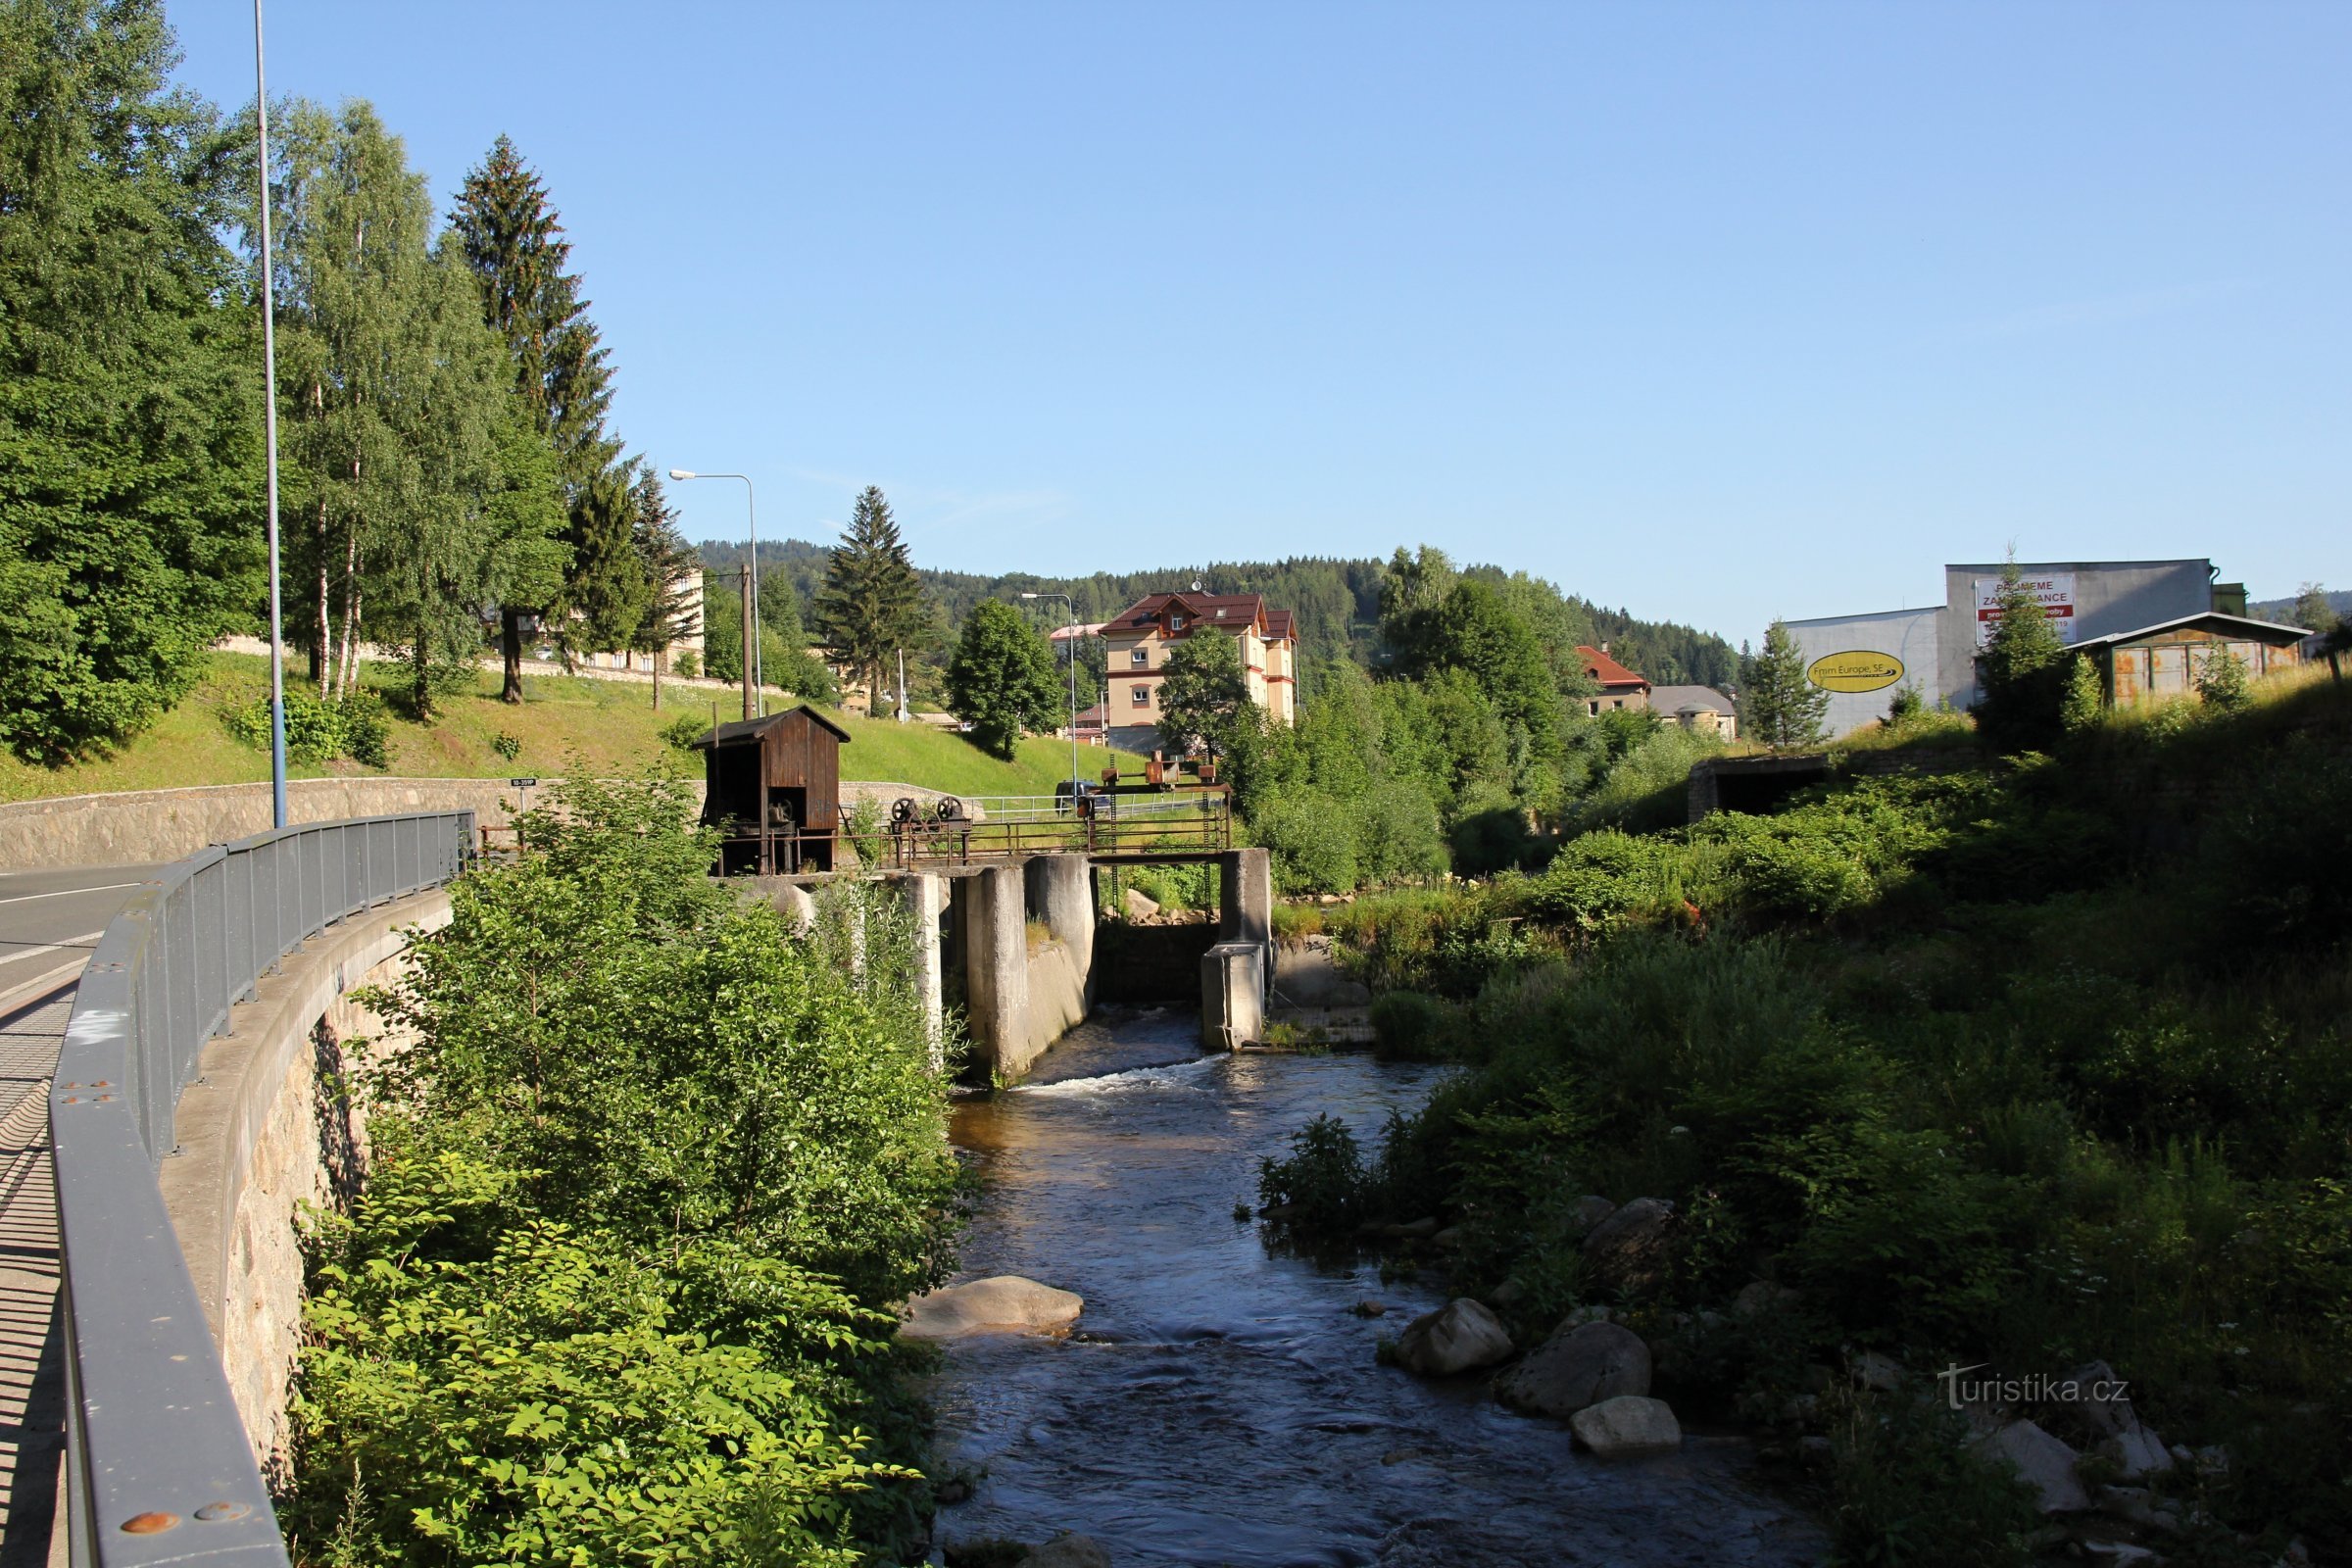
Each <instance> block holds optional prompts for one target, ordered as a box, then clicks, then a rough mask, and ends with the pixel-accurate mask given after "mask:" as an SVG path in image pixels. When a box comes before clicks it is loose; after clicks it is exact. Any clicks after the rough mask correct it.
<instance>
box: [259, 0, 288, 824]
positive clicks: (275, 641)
mask: <svg viewBox="0 0 2352 1568" xmlns="http://www.w3.org/2000/svg"><path fill="white" fill-rule="evenodd" d="M253 107H254V115H255V123H256V124H257V125H258V126H259V127H260V135H259V138H258V139H259V142H260V160H261V187H262V426H263V429H264V431H265V433H266V434H267V436H268V439H269V445H270V456H269V464H268V467H269V475H270V477H269V490H270V502H269V505H270V515H269V532H270V826H272V827H280V828H282V827H284V826H285V825H286V640H285V629H284V625H283V622H282V621H281V620H280V618H279V607H278V599H277V296H276V289H275V279H274V277H273V276H272V275H271V273H272V264H271V262H270V87H269V82H268V80H267V79H266V78H265V76H264V75H263V73H262V0H253Z"/></svg>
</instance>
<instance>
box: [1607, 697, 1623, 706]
mask: <svg viewBox="0 0 2352 1568" xmlns="http://www.w3.org/2000/svg"><path fill="white" fill-rule="evenodd" d="M1609 706H1610V707H1611V708H1623V707H1624V706H1625V699H1624V698H1622V697H1620V698H1618V699H1617V700H1616V701H1615V702H1613V703H1611V704H1609Z"/></svg>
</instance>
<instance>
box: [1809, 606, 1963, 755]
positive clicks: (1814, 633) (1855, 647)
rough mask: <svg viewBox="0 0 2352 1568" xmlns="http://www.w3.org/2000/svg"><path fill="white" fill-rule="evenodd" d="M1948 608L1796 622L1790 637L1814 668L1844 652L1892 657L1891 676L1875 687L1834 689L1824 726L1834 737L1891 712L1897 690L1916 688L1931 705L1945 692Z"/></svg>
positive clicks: (1886, 658) (1889, 611) (1837, 616)
mask: <svg viewBox="0 0 2352 1568" xmlns="http://www.w3.org/2000/svg"><path fill="white" fill-rule="evenodd" d="M1943 620H1944V609H1943V607H1942V606H1940V605H1929V606H1927V607H1926V608H1924V609H1920V610H1883V611H1878V612H1876V613H1871V614H1866V615H1825V616H1823V617H1821V618H1820V619H1818V620H1791V621H1789V622H1788V623H1787V625H1788V627H1789V637H1790V638H1791V639H1793V640H1794V642H1795V643H1796V646H1797V649H1798V651H1799V652H1800V653H1802V654H1803V655H1804V656H1805V668H1806V669H1807V671H1808V672H1810V671H1811V670H1812V669H1813V668H1814V666H1815V665H1816V664H1818V663H1820V662H1822V661H1823V660H1832V659H1836V657H1837V656H1838V655H1840V654H1870V655H1876V656H1878V658H1880V659H1883V660H1887V661H1889V662H1891V664H1892V665H1893V673H1892V677H1891V678H1890V679H1888V680H1887V682H1886V684H1885V685H1883V686H1879V687H1877V688H1875V689H1873V690H1871V691H1863V692H1845V691H1832V692H1831V693H1830V708H1829V712H1828V714H1827V715H1826V716H1825V717H1824V719H1823V727H1824V728H1825V729H1826V730H1827V731H1828V732H1829V734H1830V736H1831V737H1832V738H1833V739H1835V738H1836V737H1838V736H1839V735H1844V734H1847V733H1848V732H1850V731H1853V730H1857V729H1860V728H1861V727H1862V726H1863V725H1865V724H1869V723H1873V722H1875V721H1877V720H1879V719H1882V718H1885V717H1886V716H1887V704H1888V703H1891V702H1892V701H1894V694H1895V692H1896V690H1897V689H1898V688H1900V687H1903V686H1911V687H1913V688H1915V689H1916V690H1917V691H1918V692H1919V695H1920V698H1921V700H1922V701H1924V702H1925V703H1926V704H1927V705H1928V706H1929V707H1930V708H1933V707H1935V706H1936V699H1937V698H1938V697H1941V696H1942V695H1943V686H1942V684H1941V677H1940V675H1939V673H1938V670H1937V663H1938V650H1939V647H1940V643H1941V634H1940V629H1941V627H1942V624H1943Z"/></svg>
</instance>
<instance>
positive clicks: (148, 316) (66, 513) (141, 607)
mask: <svg viewBox="0 0 2352 1568" xmlns="http://www.w3.org/2000/svg"><path fill="white" fill-rule="evenodd" d="M172 64H173V50H172V36H171V31H170V29H169V27H168V26H167V25H166V24H165V21H164V15H163V7H162V6H161V5H160V4H158V3H156V0H4V3H0V744H5V745H6V746H7V747H8V748H9V749H10V750H11V751H13V752H15V753H16V754H17V755H19V756H20V757H24V758H26V759H28V760H45V761H61V760H66V759H69V758H72V757H74V756H77V755H80V754H83V753H85V752H86V751H87V750H89V749H90V748H92V747H97V746H104V745H109V744H113V743H116V742H120V741H122V740H124V739H126V738H127V737H129V736H130V735H132V734H134V733H135V732H137V731H138V730H139V729H141V728H143V727H144V726H145V725H147V724H148V723H150V722H152V721H153V720H154V719H155V718H156V717H157V715H159V714H160V713H162V712H163V711H165V710H166V709H168V708H169V707H170V706H171V705H172V703H174V702H176V701H177V700H178V699H179V698H180V697H181V696H183V695H184V694H185V693H186V692H187V690H188V689H189V687H190V686H191V685H192V684H193V683H194V681H195V679H196V676H197V674H198V672H199V670H200V668H201V665H202V661H203V659H204V655H205V651H206V649H207V648H208V647H209V646H210V645H211V644H212V642H213V641H214V640H215V639H216V638H217V637H219V636H220V635H221V633H223V632H226V631H229V630H232V629H234V628H235V627H236V626H237V625H238V624H240V623H243V624H251V620H250V618H249V617H250V616H251V614H252V613H253V610H254V607H255V606H256V604H257V603H258V601H259V597H260V581H259V573H258V569H257V568H258V566H259V562H260V550H259V545H260V519H261V510H262V508H261V496H262V488H261V440H260V432H261V413H262V404H261V388H260V386H259V385H258V384H257V381H258V378H257V377H255V376H254V375H253V373H252V370H251V366H252V364H253V363H254V361H253V357H252V356H251V354H250V353H249V350H250V349H251V348H252V347H253V346H254V344H255V343H256V340H257V339H258V336H259V334H258V330H257V329H258V327H259V325H260V321H259V314H258V312H257V311H255V310H254V309H253V307H252V305H251V303H250V302H249V300H248V299H247V298H246V297H245V295H244V293H243V290H242V288H241V286H240V280H239V279H238V277H237V276H236V272H235V268H234V260H233V257H232V256H231V254H230V253H229V251H228V250H227V249H226V248H225V247H224V246H223V245H222V244H221V240H220V238H219V235H220V234H221V230H222V229H223V227H224V226H225V225H226V224H227V222H228V221H229V220H230V218H231V207H232V196H231V192H232V190H233V185H234V182H235V181H236V180H238V179H240V178H244V179H250V177H251V169H252V166H251V163H250V162H249V161H248V162H247V163H245V164H243V165H241V166H240V165H239V164H238V163H237V162H236V159H235V148H234V145H233V143H232V142H231V141H230V140H229V138H226V137H224V136H222V135H221V133H220V131H219V128H218V126H217V125H216V123H215V121H214V116H213V114H212V111H211V110H210V109H209V108H208V107H206V106H205V105H203V104H202V103H200V102H199V101H197V100H196V99H194V98H192V97H190V96H189V95H187V94H186V93H183V92H179V91H176V90H173V89H172V87H171V86H170V81H169V77H170V72H171V69H172Z"/></svg>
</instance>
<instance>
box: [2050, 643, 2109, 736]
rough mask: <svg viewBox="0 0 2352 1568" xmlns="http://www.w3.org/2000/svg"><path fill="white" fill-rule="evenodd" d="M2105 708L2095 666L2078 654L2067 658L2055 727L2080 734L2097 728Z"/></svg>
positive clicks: (2105, 693)
mask: <svg viewBox="0 0 2352 1568" xmlns="http://www.w3.org/2000/svg"><path fill="white" fill-rule="evenodd" d="M2106 711H2107V692H2106V689H2105V688H2104V687H2103V686H2102V685H2101V684H2100V683H2099V671H2098V666H2096V665H2095V664H2093V663H2092V662H2090V660H2089V659H2088V658H2086V657H2085V656H2083V655H2082V654H2077V655H2075V656H2074V657H2073V658H2072V659H2070V660H2068V661H2067V666H2066V694H2065V696H2064V698H2063V699H2061V701H2060V703H2059V708H2058V723H2059V727H2060V728H2062V729H2064V730H2065V731H2066V733H2068V734H2069V735H2081V734H2084V733H2087V732H2088V731H2090V730H2094V729H2096V728H2098V727H2099V720H2100V719H2101V718H2102V717H2103V716H2104V715H2105V713H2106Z"/></svg>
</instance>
